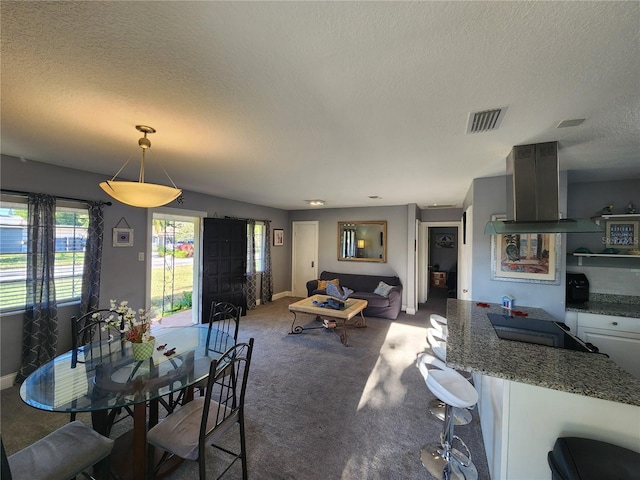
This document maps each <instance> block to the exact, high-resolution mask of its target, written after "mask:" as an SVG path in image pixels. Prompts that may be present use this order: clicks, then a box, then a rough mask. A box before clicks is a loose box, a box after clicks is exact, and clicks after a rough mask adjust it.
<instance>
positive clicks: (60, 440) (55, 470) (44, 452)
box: [8, 420, 113, 480]
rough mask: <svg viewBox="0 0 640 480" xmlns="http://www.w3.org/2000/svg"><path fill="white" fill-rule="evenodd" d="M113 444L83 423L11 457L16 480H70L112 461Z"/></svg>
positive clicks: (51, 435) (48, 437)
mask: <svg viewBox="0 0 640 480" xmlns="http://www.w3.org/2000/svg"><path fill="white" fill-rule="evenodd" d="M112 449H113V440H111V439H110V438H107V437H104V436H102V435H100V434H99V433H98V432H96V431H95V430H93V428H91V427H89V426H87V425H85V424H84V423H82V422H81V421H79V420H75V421H73V422H69V423H67V424H65V425H64V426H62V427H60V428H59V429H57V430H55V431H54V432H52V433H50V434H49V435H47V436H46V437H44V438H42V439H40V440H38V441H37V442H36V443H34V444H32V445H30V446H28V447H26V448H24V449H23V450H20V451H19V452H16V453H14V454H13V455H11V456H9V458H8V461H9V467H10V468H11V475H12V477H13V478H15V479H29V480H69V479H70V478H73V477H75V476H76V475H77V474H79V473H80V472H82V471H83V470H86V469H88V468H90V467H91V466H93V465H94V464H96V463H98V462H99V461H100V460H103V459H104V458H106V457H108V456H109V454H110V453H111V450H112Z"/></svg>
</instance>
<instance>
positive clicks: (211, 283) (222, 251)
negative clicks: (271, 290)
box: [202, 218, 247, 323]
mask: <svg viewBox="0 0 640 480" xmlns="http://www.w3.org/2000/svg"><path fill="white" fill-rule="evenodd" d="M246 276H247V222H246V221H244V220H235V219H227V218H205V219H204V233H203V241H202V322H203V323H205V322H208V321H209V315H210V313H211V302H214V301H216V302H230V303H232V304H234V305H236V306H240V307H242V314H243V315H244V314H245V312H246V310H247V300H246V296H245V283H246Z"/></svg>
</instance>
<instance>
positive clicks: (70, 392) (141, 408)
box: [20, 325, 235, 479]
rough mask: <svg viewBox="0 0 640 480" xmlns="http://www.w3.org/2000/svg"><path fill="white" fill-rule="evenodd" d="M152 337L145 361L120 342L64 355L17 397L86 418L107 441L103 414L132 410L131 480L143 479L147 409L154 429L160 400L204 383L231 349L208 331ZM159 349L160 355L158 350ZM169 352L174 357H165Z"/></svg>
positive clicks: (228, 340) (224, 338)
mask: <svg viewBox="0 0 640 480" xmlns="http://www.w3.org/2000/svg"><path fill="white" fill-rule="evenodd" d="M153 335H154V336H155V348H154V350H153V354H152V356H151V357H150V358H147V359H145V360H136V359H135V358H134V356H133V350H132V348H131V344H130V343H129V342H126V341H121V340H120V338H117V339H113V340H111V341H109V342H102V343H93V344H88V345H85V346H82V347H79V348H78V351H77V352H73V351H69V352H66V353H64V354H62V355H60V356H58V357H56V358H54V359H53V360H51V361H50V362H48V363H46V364H45V365H43V366H41V367H40V368H38V369H37V370H36V371H35V372H33V373H32V374H31V375H29V376H28V377H27V379H26V380H25V381H24V382H23V383H22V386H21V387H20V396H21V398H22V400H23V401H24V402H25V403H27V404H28V405H31V406H32V407H35V408H38V409H41V410H48V411H52V412H67V413H73V412H75V413H78V412H91V414H92V421H93V426H94V428H95V429H96V430H97V431H99V432H100V433H103V434H106V435H107V436H108V434H109V430H110V426H107V425H106V419H107V414H108V412H109V411H113V410H114V409H117V408H119V407H133V411H134V426H133V443H134V444H133V459H134V461H133V472H132V478H135V479H144V478H147V471H148V470H149V469H150V468H149V467H151V466H150V465H149V466H148V465H147V461H146V459H147V455H146V449H147V445H146V430H147V403H149V405H150V415H149V421H148V425H149V428H150V427H151V426H153V425H154V424H155V423H157V415H158V404H157V402H158V399H159V398H160V397H164V396H166V395H169V394H171V393H172V392H178V391H180V390H182V389H184V388H187V387H190V386H193V385H194V384H196V383H197V382H199V381H201V380H203V379H205V378H206V377H207V375H208V373H209V366H210V364H211V360H212V359H214V358H215V359H217V358H220V357H221V356H222V354H223V353H224V352H225V351H226V350H227V349H228V348H230V347H232V346H233V345H234V344H235V342H234V339H233V337H232V336H230V335H228V334H226V333H223V332H220V331H217V330H215V329H212V330H209V329H208V325H194V326H189V327H167V328H158V329H154V331H153ZM208 335H210V336H211V339H210V341H209V340H208V338H207V337H208ZM162 345H164V348H163V349H161V350H159V349H157V347H159V346H162ZM207 345H209V347H207ZM171 349H175V351H174V353H173V354H171V355H165V353H167V352H168V351H170V350H171ZM112 457H113V455H112ZM129 467H131V464H129ZM119 473H120V472H119ZM126 473H127V472H125V476H128V475H126Z"/></svg>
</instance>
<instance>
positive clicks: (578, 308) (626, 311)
mask: <svg viewBox="0 0 640 480" xmlns="http://www.w3.org/2000/svg"><path fill="white" fill-rule="evenodd" d="M566 310H567V311H568V312H584V313H596V314H600V315H613V316H615V317H631V318H640V303H613V302H598V301H591V300H590V301H588V302H586V303H576V304H571V303H567V307H566Z"/></svg>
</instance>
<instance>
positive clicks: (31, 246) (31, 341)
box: [16, 194, 58, 384]
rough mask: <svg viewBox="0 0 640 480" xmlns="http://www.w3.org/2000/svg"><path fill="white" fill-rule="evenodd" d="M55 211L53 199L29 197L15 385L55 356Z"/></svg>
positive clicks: (56, 334) (56, 315) (56, 338)
mask: <svg viewBox="0 0 640 480" xmlns="http://www.w3.org/2000/svg"><path fill="white" fill-rule="evenodd" d="M55 210H56V198H55V197H52V196H50V195H41V194H29V198H28V212H29V226H28V233H27V285H26V289H27V295H26V307H25V312H24V327H23V332H22V366H21V367H20V370H19V371H18V375H17V376H16V383H17V384H18V383H21V382H22V381H23V380H24V379H25V378H27V376H29V374H30V373H32V372H33V371H35V370H36V369H37V368H38V367H39V366H41V365H43V364H45V363H47V362H48V361H49V360H51V359H52V358H54V357H55V355H56V346H57V344H58V306H57V304H56V294H55V285H54V262H55V260H54V254H55V248H54V247H55V228H56V227H55Z"/></svg>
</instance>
